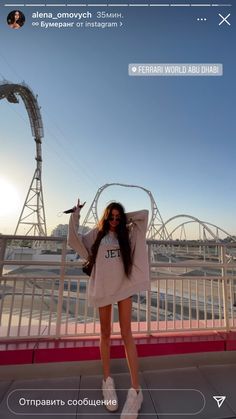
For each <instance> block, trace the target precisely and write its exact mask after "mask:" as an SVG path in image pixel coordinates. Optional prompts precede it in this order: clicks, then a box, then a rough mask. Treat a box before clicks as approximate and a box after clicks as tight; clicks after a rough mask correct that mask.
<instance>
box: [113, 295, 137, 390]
mask: <svg viewBox="0 0 236 419" xmlns="http://www.w3.org/2000/svg"><path fill="white" fill-rule="evenodd" d="M118 307H119V321H120V330H121V336H122V339H123V341H124V346H125V354H126V359H127V363H128V367H129V371H130V375H131V384H132V387H133V388H135V389H136V390H138V389H139V388H140V385H139V377H138V356H137V349H136V345H135V342H134V338H133V336H132V331H131V311H132V297H129V298H126V299H125V300H122V301H119V302H118Z"/></svg>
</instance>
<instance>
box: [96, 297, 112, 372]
mask: <svg viewBox="0 0 236 419" xmlns="http://www.w3.org/2000/svg"><path fill="white" fill-rule="evenodd" d="M111 307H112V306H111V304H109V305H107V306H104V307H99V317H100V324H101V336H100V353H101V360H102V367H103V375H104V380H106V379H107V377H109V376H110V336H111Z"/></svg>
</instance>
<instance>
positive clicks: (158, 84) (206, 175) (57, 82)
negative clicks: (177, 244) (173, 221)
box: [0, 7, 236, 234]
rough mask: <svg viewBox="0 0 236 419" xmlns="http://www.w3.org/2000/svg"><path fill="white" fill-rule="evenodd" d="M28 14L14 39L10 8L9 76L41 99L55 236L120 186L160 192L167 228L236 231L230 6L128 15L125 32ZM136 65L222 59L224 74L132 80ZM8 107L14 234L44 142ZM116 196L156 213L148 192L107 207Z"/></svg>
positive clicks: (0, 48) (6, 144)
mask: <svg viewBox="0 0 236 419" xmlns="http://www.w3.org/2000/svg"><path fill="white" fill-rule="evenodd" d="M21 9H22V10H23V11H24V13H25V15H26V19H27V22H28V24H27V22H26V24H25V26H24V27H23V28H22V29H20V30H17V31H15V30H11V29H9V28H8V27H7V25H6V24H5V16H6V14H7V12H6V10H7V9H6V8H3V7H2V8H1V15H2V16H1V28H0V36H1V39H2V40H4V42H2V43H1V44H0V73H1V75H2V76H4V77H5V78H6V79H7V80H9V81H12V82H14V83H18V82H22V81H25V82H26V83H27V84H28V85H29V86H30V87H31V88H32V90H33V91H34V93H36V94H38V101H39V104H40V106H41V112H42V117H43V124H44V133H45V135H44V139H43V188H44V198H45V209H46V215H47V224H48V230H49V231H50V230H51V229H52V228H53V227H54V226H55V225H57V224H59V223H66V222H67V220H68V218H67V217H66V216H62V217H60V218H59V217H58V216H57V214H58V212H59V211H61V210H63V209H65V208H67V207H70V206H71V205H73V203H74V202H75V201H76V199H77V196H78V195H80V197H81V199H82V200H86V201H87V208H88V207H89V205H90V204H91V202H92V200H93V198H94V196H95V194H96V191H97V189H98V188H99V187H100V186H102V185H103V184H105V183H112V182H119V183H128V184H137V185H141V186H143V187H145V188H147V189H149V190H151V192H152V194H153V196H154V198H155V200H156V203H157V205H158V208H159V211H160V213H161V215H162V217H163V219H164V220H167V219H168V218H169V217H172V216H174V215H177V214H180V213H184V214H191V215H193V216H195V217H198V218H200V219H202V220H207V221H209V222H212V223H213V224H217V225H219V226H221V227H222V228H224V229H226V230H227V231H229V232H230V233H232V234H236V228H235V212H236V197H235V190H234V180H235V175H236V173H235V172H236V166H235V149H236V145H235V125H236V123H235V94H236V92H235V70H234V68H235V64H236V63H235V53H234V46H233V45H234V39H235V21H234V20H233V8H230V13H231V17H230V19H231V20H230V21H231V26H228V25H225V24H224V25H221V26H219V25H218V23H219V16H218V13H223V14H224V15H226V14H227V13H228V12H229V11H228V10H229V9H227V13H226V8H223V7H222V9H216V8H213V7H211V8H194V7H191V8H187V7H186V8H181V9H180V8H171V7H169V8H163V7H162V8H154V7H153V8H150V7H149V8H129V9H128V8H126V9H125V8H123V9H122V10H121V9H120V8H119V10H118V11H119V12H120V11H122V13H123V15H124V19H123V23H124V25H123V26H122V27H121V28H120V29H104V30H101V29H98V30H95V29H93V30H76V29H74V30H73V29H64V30H57V29H50V30H44V29H38V28H37V29H36V28H32V27H31V26H30V23H29V21H30V13H32V12H33V11H34V10H33V9H32V8H25V9H24V8H22V7H21ZM49 9H50V8H47V11H49ZM157 9H158V10H157ZM167 9H168V10H167ZM43 10H44V9H42V10H41V11H43ZM110 10H111V9H110ZM8 11H9V10H8ZM63 11H65V9H64V10H63ZM92 12H93V13H95V11H94V8H93V10H92ZM4 13H5V15H4ZM198 16H200V17H201V16H204V17H207V19H208V20H207V22H206V23H199V22H197V20H196V19H197V17H198ZM135 62H136V63H142V62H143V63H145V62H148V63H164V62H166V63H175V62H176V63H181V62H184V63H186V62H188V63H198V62H199V63H204V62H206V63H223V66H224V75H223V77H129V76H128V64H129V63H135ZM0 110H1V115H0V120H1V155H0V175H1V176H2V177H4V178H5V179H7V180H8V181H9V183H10V184H12V185H14V186H15V187H16V188H17V190H18V193H19V203H18V206H16V208H15V209H14V211H12V212H11V214H4V215H2V216H1V217H0V231H1V232H2V233H5V234H6V233H12V232H13V231H14V228H15V225H16V222H17V219H18V216H19V213H20V210H21V206H22V205H23V202H24V199H25V196H26V193H27V190H28V187H29V184H30V181H31V178H32V175H33V172H34V168H35V160H34V156H35V145H34V141H33V139H32V136H31V132H30V127H29V122H28V117H27V114H26V111H25V109H24V107H23V104H22V103H21V104H19V105H13V104H8V103H6V102H5V101H1V103H0ZM112 199H116V200H120V201H122V202H123V204H124V205H125V207H126V209H127V210H134V209H138V208H143V207H149V205H150V204H149V201H148V197H147V196H146V195H145V194H144V193H143V192H142V191H138V190H136V191H135V190H127V189H124V188H118V187H113V188H109V189H107V190H106V192H104V194H103V195H102V196H101V199H100V201H99V211H101V210H102V208H103V207H104V206H105V205H106V203H107V202H108V201H110V200H112ZM84 213H86V210H84Z"/></svg>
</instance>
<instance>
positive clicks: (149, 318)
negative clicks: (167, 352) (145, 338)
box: [146, 243, 152, 336]
mask: <svg viewBox="0 0 236 419" xmlns="http://www.w3.org/2000/svg"><path fill="white" fill-rule="evenodd" d="M148 263H149V281H150V284H151V286H152V281H151V244H150V243H148ZM146 304H147V308H146V309H147V334H148V335H149V336H150V335H151V291H147V301H146Z"/></svg>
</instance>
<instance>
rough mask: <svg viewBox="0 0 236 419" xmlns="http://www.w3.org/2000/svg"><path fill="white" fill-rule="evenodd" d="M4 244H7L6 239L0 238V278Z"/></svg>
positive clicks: (0, 275) (4, 249)
mask: <svg viewBox="0 0 236 419" xmlns="http://www.w3.org/2000/svg"><path fill="white" fill-rule="evenodd" d="M6 246H7V239H5V238H0V278H1V277H2V273H3V266H4V256H5V251H6Z"/></svg>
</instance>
